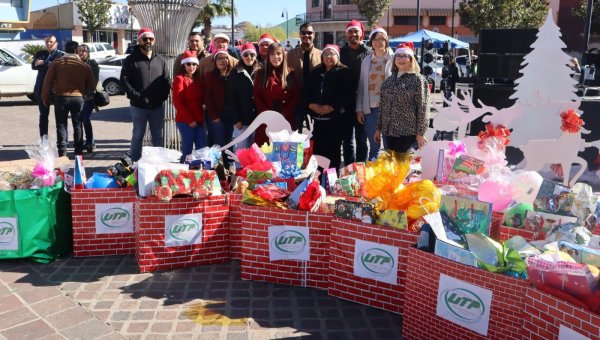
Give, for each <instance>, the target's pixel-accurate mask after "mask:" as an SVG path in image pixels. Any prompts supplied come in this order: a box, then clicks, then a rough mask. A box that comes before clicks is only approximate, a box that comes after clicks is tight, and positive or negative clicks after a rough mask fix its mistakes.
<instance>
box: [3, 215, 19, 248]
mask: <svg viewBox="0 0 600 340" xmlns="http://www.w3.org/2000/svg"><path fill="white" fill-rule="evenodd" d="M1 250H19V225H18V223H17V218H16V217H0V251H1Z"/></svg>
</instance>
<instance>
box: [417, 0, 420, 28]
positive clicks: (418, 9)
mask: <svg viewBox="0 0 600 340" xmlns="http://www.w3.org/2000/svg"><path fill="white" fill-rule="evenodd" d="M420 28H421V1H420V0H417V31H418V30H419V29H420Z"/></svg>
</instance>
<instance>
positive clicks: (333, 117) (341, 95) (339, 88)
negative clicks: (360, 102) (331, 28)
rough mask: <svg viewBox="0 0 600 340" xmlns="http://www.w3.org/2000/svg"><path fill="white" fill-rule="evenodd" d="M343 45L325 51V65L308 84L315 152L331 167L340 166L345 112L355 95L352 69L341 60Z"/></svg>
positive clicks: (313, 73)
mask: <svg viewBox="0 0 600 340" xmlns="http://www.w3.org/2000/svg"><path fill="white" fill-rule="evenodd" d="M339 60H340V49H339V47H338V46H337V45H327V46H325V48H324V49H323V53H322V54H321V65H319V66H318V67H317V68H316V69H314V70H313V71H312V72H311V73H310V75H309V77H308V84H307V86H306V87H305V89H306V91H307V92H308V93H307V94H306V100H307V105H308V110H309V115H310V117H311V118H312V119H313V120H314V129H313V137H312V139H313V140H314V149H313V153H314V154H315V155H321V156H323V157H327V158H328V159H329V160H330V161H331V163H330V167H332V168H336V169H339V168H340V162H341V159H340V147H341V146H342V139H343V137H344V136H343V131H342V129H340V126H341V124H342V123H343V121H344V117H345V116H344V115H349V114H352V115H354V112H349V111H347V108H348V107H349V106H350V104H351V100H352V99H353V98H354V96H351V95H350V94H351V92H352V89H353V88H356V86H353V80H352V79H353V77H352V74H351V72H350V69H349V68H347V67H346V66H344V65H342V64H340V62H339Z"/></svg>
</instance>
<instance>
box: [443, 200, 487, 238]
mask: <svg viewBox="0 0 600 340" xmlns="http://www.w3.org/2000/svg"><path fill="white" fill-rule="evenodd" d="M440 212H444V213H446V214H447V215H448V216H449V217H450V218H451V219H452V221H453V222H454V224H456V226H457V227H458V228H459V229H460V231H461V232H462V233H463V234H469V233H481V234H484V235H487V236H489V235H490V224H491V221H492V204H491V203H488V202H482V201H478V200H474V199H469V198H464V197H459V196H451V195H442V202H441V205H440Z"/></svg>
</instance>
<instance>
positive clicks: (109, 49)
mask: <svg viewBox="0 0 600 340" xmlns="http://www.w3.org/2000/svg"><path fill="white" fill-rule="evenodd" d="M102 47H104V49H105V50H107V51H112V50H114V49H115V48H114V47H112V46H110V44H102Z"/></svg>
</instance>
